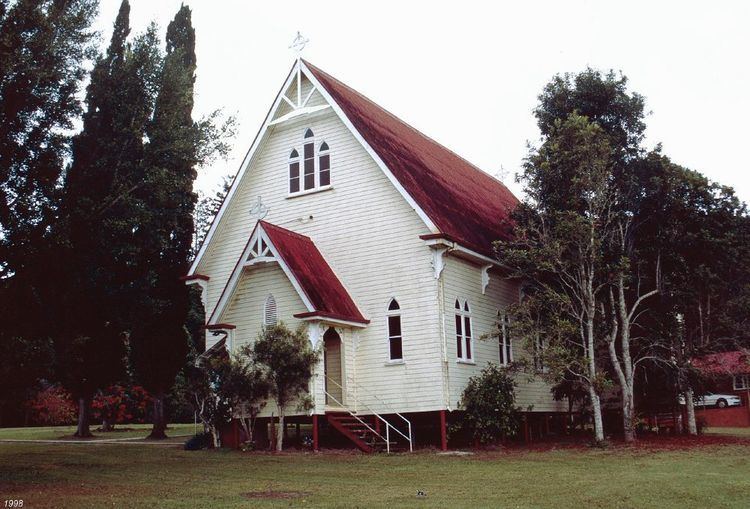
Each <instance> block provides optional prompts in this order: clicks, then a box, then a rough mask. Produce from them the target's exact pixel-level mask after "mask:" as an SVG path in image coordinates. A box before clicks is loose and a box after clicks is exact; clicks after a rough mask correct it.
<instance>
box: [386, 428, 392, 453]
mask: <svg viewBox="0 0 750 509" xmlns="http://www.w3.org/2000/svg"><path fill="white" fill-rule="evenodd" d="M390 430H391V425H390V423H385V450H386V452H387V453H388V454H390V453H391V433H390Z"/></svg>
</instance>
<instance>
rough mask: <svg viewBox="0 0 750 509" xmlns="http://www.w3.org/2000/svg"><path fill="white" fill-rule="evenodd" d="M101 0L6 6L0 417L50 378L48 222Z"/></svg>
mask: <svg viewBox="0 0 750 509" xmlns="http://www.w3.org/2000/svg"><path fill="white" fill-rule="evenodd" d="M97 5H98V2H97V1H96V0H77V1H67V2H60V1H52V0H49V1H38V0H34V1H31V0H17V1H3V2H0V308H2V310H3V327H2V328H0V350H1V351H2V352H3V354H2V358H3V368H2V369H0V373H1V374H0V378H2V379H3V380H5V381H6V384H5V386H4V390H3V391H1V392H2V395H0V415H2V414H5V415H6V416H8V418H10V419H12V418H13V416H12V415H11V414H13V413H14V411H15V412H16V413H17V409H18V408H20V404H21V402H22V401H23V399H24V398H26V397H28V396H29V394H30V391H31V389H32V388H33V386H34V384H35V383H36V380H37V379H38V378H40V377H49V376H50V375H51V373H50V369H51V359H52V356H51V355H50V353H51V346H50V343H49V333H50V330H49V328H50V326H53V325H54V324H53V323H52V322H51V321H50V320H48V318H49V317H50V315H49V313H48V310H47V308H46V305H45V303H44V299H45V295H46V286H47V283H48V282H49V281H50V280H51V278H52V277H53V276H54V273H53V272H51V271H50V270H48V269H49V263H48V259H49V257H50V256H55V254H54V252H53V251H52V250H50V248H49V243H50V225H51V224H52V223H53V221H54V213H55V210H56V207H57V205H58V201H59V188H60V176H61V172H62V170H63V167H64V162H65V159H66V158H67V157H68V156H69V154H70V134H69V130H70V129H71V128H72V127H73V126H74V122H75V120H77V119H78V118H80V115H81V113H82V111H83V109H82V107H81V102H80V100H79V99H78V92H79V91H80V90H81V88H82V87H83V80H84V78H85V76H86V64H87V62H89V61H90V60H91V59H92V58H93V57H94V56H95V46H94V43H95V33H94V32H93V31H92V30H91V24H92V22H93V21H94V17H95V16H96V9H97Z"/></svg>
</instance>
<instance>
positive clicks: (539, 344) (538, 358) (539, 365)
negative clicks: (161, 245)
mask: <svg viewBox="0 0 750 509" xmlns="http://www.w3.org/2000/svg"><path fill="white" fill-rule="evenodd" d="M545 348H546V345H545V341H544V338H541V337H537V338H536V339H535V340H534V368H536V370H537V371H539V372H540V373H546V372H547V366H545V365H544V349H545Z"/></svg>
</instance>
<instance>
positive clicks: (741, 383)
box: [734, 375, 750, 391]
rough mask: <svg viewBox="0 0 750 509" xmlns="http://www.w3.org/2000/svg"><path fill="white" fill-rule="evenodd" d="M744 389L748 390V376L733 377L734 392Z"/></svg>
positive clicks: (749, 384)
mask: <svg viewBox="0 0 750 509" xmlns="http://www.w3.org/2000/svg"><path fill="white" fill-rule="evenodd" d="M746 389H750V376H748V375H734V390H735V391H744V390H746Z"/></svg>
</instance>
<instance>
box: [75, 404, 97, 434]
mask: <svg viewBox="0 0 750 509" xmlns="http://www.w3.org/2000/svg"><path fill="white" fill-rule="evenodd" d="M90 414H91V397H89V396H81V397H79V398H78V428H77V429H76V432H75V434H74V435H73V436H74V437H78V438H88V437H90V436H92V435H91V430H90V429H89V420H90V418H91V416H90Z"/></svg>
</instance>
